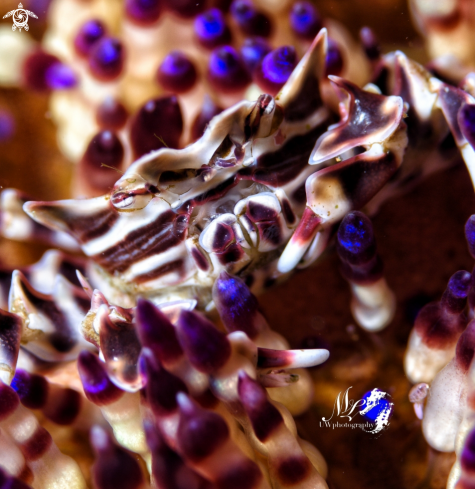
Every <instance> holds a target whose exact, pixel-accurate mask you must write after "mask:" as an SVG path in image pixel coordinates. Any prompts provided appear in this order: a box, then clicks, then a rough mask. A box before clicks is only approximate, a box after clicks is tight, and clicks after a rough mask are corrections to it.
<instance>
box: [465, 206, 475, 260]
mask: <svg viewBox="0 0 475 489" xmlns="http://www.w3.org/2000/svg"><path fill="white" fill-rule="evenodd" d="M465 239H466V240H467V245H468V251H469V252H470V254H471V255H472V258H474V259H475V214H473V215H471V216H470V217H469V218H468V220H467V222H466V224H465Z"/></svg>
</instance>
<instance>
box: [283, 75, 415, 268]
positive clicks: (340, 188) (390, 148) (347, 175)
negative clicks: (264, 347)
mask: <svg viewBox="0 0 475 489" xmlns="http://www.w3.org/2000/svg"><path fill="white" fill-rule="evenodd" d="M331 80H332V82H333V84H334V85H335V86H336V88H338V89H340V91H344V92H346V93H347V94H348V97H347V100H346V105H344V104H340V107H341V115H342V120H341V122H340V123H338V124H336V125H335V126H333V127H332V128H331V129H330V130H329V131H327V132H326V133H324V134H322V136H320V138H319V139H318V140H317V143H316V145H315V148H314V150H313V152H312V155H311V156H310V161H309V163H310V164H312V165H317V164H321V163H324V162H327V161H328V160H330V159H332V158H336V162H337V163H336V164H333V165H331V166H327V167H326V168H323V169H321V170H318V171H317V172H315V173H313V174H312V175H310V176H309V177H308V178H307V181H306V184H305V190H306V193H307V207H306V209H305V211H304V213H303V216H302V219H301V221H300V223H299V225H298V226H297V228H296V230H295V232H294V234H293V235H292V238H291V239H290V241H289V242H288V243H287V246H286V248H285V250H284V252H283V253H282V256H281V257H280V259H279V262H278V265H277V267H278V270H279V271H280V272H282V273H286V272H289V271H290V270H292V269H293V268H295V267H296V266H297V264H298V262H299V261H300V259H301V258H302V257H303V255H304V254H305V252H306V250H307V248H308V247H309V246H310V244H311V242H312V241H313V239H314V238H315V235H316V234H317V232H318V230H319V229H322V228H323V227H328V226H329V225H331V224H333V223H335V222H337V221H339V220H340V219H342V218H343V217H344V216H345V215H346V214H347V213H348V212H349V211H350V210H353V209H360V208H361V207H362V206H364V205H365V204H366V203H367V202H369V201H370V200H371V199H372V197H373V196H374V195H376V193H377V192H379V190H381V188H382V187H383V186H384V185H385V184H386V183H387V181H388V180H389V179H390V178H391V176H392V175H393V174H394V173H395V171H396V170H397V169H398V168H399V166H400V165H401V163H402V157H403V154H404V150H405V148H406V145H407V135H406V125H405V123H404V122H403V120H402V118H403V107H404V103H403V100H402V98H400V97H394V96H391V97H385V96H383V95H379V94H376V93H371V92H366V91H364V90H361V89H360V88H358V87H357V86H356V85H353V84H352V83H350V82H348V81H345V80H342V79H340V78H338V77H334V76H333V77H331ZM358 148H364V149H366V151H365V152H359V151H358ZM354 153H357V154H356V155H355V156H350V157H349V158H347V159H345V160H344V161H342V157H345V156H348V155H353V154H354ZM358 153H359V154H358Z"/></svg>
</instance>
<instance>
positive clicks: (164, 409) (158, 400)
mask: <svg viewBox="0 0 475 489" xmlns="http://www.w3.org/2000/svg"><path fill="white" fill-rule="evenodd" d="M140 370H141V372H142V375H143V376H144V377H145V379H146V383H147V400H148V402H149V403H150V406H151V408H152V410H153V411H154V413H156V414H157V415H165V414H168V413H171V412H173V411H174V410H175V409H176V408H177V404H176V396H177V394H178V393H179V392H188V389H187V388H186V385H185V384H184V383H183V381H182V380H181V379H179V378H178V377H176V376H175V375H173V374H171V373H170V372H167V371H166V370H165V369H164V368H163V367H162V366H161V365H160V363H159V361H158V360H157V359H156V358H155V357H154V355H153V351H152V350H151V349H150V348H143V349H142V354H141V356H140Z"/></svg>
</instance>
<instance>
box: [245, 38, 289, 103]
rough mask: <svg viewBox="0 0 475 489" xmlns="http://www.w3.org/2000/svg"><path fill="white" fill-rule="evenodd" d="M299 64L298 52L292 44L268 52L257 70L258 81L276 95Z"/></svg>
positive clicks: (264, 88) (263, 87) (262, 86)
mask: <svg viewBox="0 0 475 489" xmlns="http://www.w3.org/2000/svg"><path fill="white" fill-rule="evenodd" d="M296 65H297V54H296V52H295V49H294V48H293V47H292V46H281V47H280V48H277V49H274V50H273V51H271V52H270V53H269V54H267V55H266V56H265V57H264V59H263V60H262V63H261V65H260V68H259V69H258V70H256V73H255V74H256V81H257V83H258V84H259V85H260V86H261V88H262V89H263V90H266V91H267V92H269V93H270V94H271V95H275V94H277V93H278V92H279V90H280V89H281V88H282V86H283V85H284V83H285V82H286V81H287V80H288V79H289V77H290V75H291V74H292V71H293V70H294V68H295V66H296Z"/></svg>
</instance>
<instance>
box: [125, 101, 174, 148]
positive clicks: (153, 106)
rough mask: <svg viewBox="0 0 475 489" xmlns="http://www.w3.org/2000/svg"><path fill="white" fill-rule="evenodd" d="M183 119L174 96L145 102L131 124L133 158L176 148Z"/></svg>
mask: <svg viewBox="0 0 475 489" xmlns="http://www.w3.org/2000/svg"><path fill="white" fill-rule="evenodd" d="M182 131H183V117H182V114H181V109H180V105H179V104H178V100H177V98H176V97H175V96H173V95H172V96H168V97H160V98H156V99H152V100H149V101H148V102H146V103H145V104H144V105H143V106H142V107H141V108H140V109H139V111H138V112H137V113H136V114H135V116H134V117H133V119H132V122H131V128H130V137H131V143H132V149H133V152H134V158H140V156H142V155H144V154H147V153H150V151H154V150H157V149H160V148H164V147H166V146H167V147H169V148H178V146H179V142H180V137H181V133H182Z"/></svg>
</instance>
